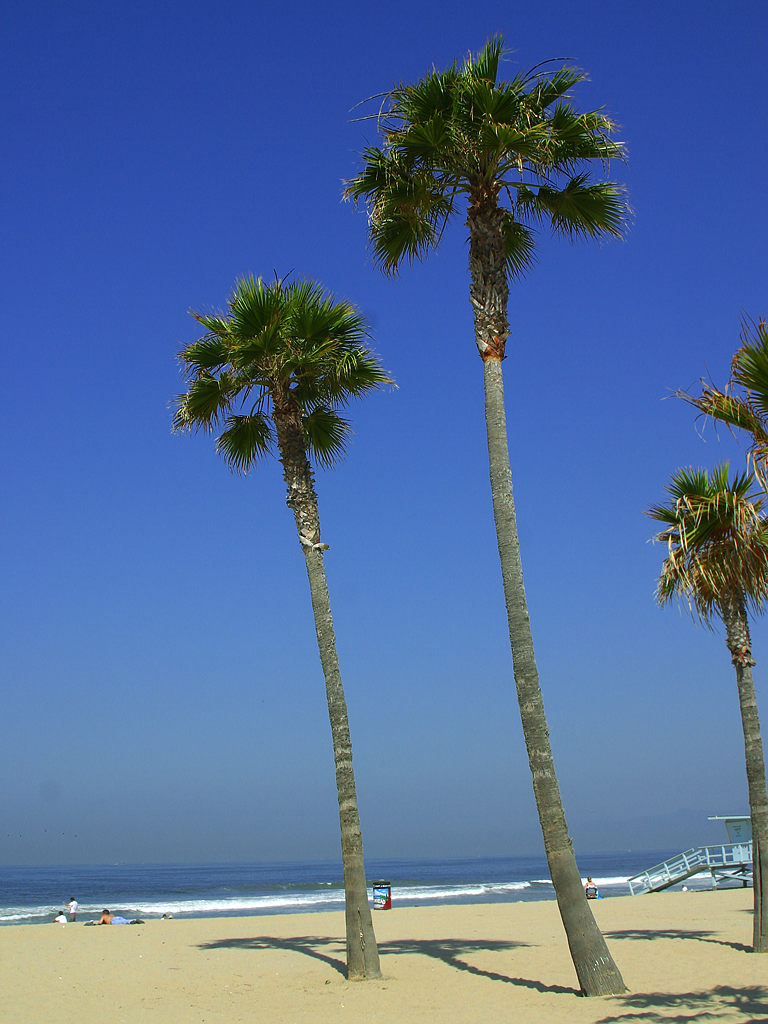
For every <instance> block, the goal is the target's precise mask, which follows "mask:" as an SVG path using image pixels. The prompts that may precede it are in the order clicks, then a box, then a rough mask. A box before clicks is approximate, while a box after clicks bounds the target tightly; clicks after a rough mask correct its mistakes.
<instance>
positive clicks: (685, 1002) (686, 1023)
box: [595, 985, 768, 1024]
mask: <svg viewBox="0 0 768 1024" xmlns="http://www.w3.org/2000/svg"><path fill="white" fill-rule="evenodd" d="M612 1002H614V1003H617V1004H618V1005H619V1007H624V1008H626V1009H627V1010H628V1011H629V1012H627V1013H622V1012H619V1013H617V1014H615V1015H613V1016H610V1017H601V1018H600V1019H599V1020H598V1021H596V1022H595V1024H630V1022H633V1021H637V1022H640V1021H643V1022H644V1024H697V1022H698V1024H708V1022H717V1021H718V1020H729V1021H732V1020H734V1019H735V1018H734V1014H739V1017H738V1019H739V1020H742V1021H744V1022H745V1024H747V1022H749V1024H768V988H764V987H763V986H762V985H749V986H746V987H745V988H738V989H737V988H731V987H730V986H728V985H717V986H715V988H711V989H705V990H703V991H700V992H633V993H630V994H629V995H626V996H614V997H613V999H612Z"/></svg>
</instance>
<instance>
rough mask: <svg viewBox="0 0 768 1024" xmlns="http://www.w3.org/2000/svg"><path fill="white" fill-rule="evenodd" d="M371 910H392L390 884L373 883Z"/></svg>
mask: <svg viewBox="0 0 768 1024" xmlns="http://www.w3.org/2000/svg"><path fill="white" fill-rule="evenodd" d="M373 909H374V910H391V909H392V883H391V882H373Z"/></svg>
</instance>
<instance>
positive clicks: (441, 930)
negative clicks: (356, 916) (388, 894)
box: [0, 889, 768, 1024]
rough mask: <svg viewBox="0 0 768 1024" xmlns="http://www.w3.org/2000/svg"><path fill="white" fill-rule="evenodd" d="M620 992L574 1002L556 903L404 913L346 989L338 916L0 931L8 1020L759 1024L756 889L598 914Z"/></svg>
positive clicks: (385, 919)
mask: <svg viewBox="0 0 768 1024" xmlns="http://www.w3.org/2000/svg"><path fill="white" fill-rule="evenodd" d="M593 906H594V910H595V916H596V917H597V920H598V922H599V924H600V926H601V928H602V929H603V931H604V933H605V934H606V937H607V939H608V942H609V945H610V948H611V951H612V953H613V955H614V958H615V959H616V961H617V963H618V965H619V967H620V969H621V971H622V973H623V975H624V979H625V981H626V983H627V985H628V986H629V989H630V992H629V993H628V994H627V995H625V996H621V997H611V998H604V999H584V998H582V997H580V996H578V995H577V992H576V979H575V974H574V971H573V967H572V965H571V962H570V958H569V955H568V949H567V946H566V942H565V938H564V934H563V931H562V926H561V924H560V919H559V915H558V913H557V907H556V904H555V903H554V902H540V903H533V902H531V903H524V902H521V903H509V904H494V905H486V906H450V907H430V908H415V909H413V908H400V909H398V908H397V907H395V908H394V909H393V910H391V911H380V912H377V913H376V914H375V915H374V925H375V928H376V934H377V939H378V942H379V948H380V951H381V960H382V970H383V974H384V977H383V978H382V980H381V981H375V982H362V983H360V982H358V983H350V982H347V981H346V979H345V978H344V974H343V969H344V965H343V957H344V930H343V929H344V923H343V916H342V914H341V913H334V914H330V913H322V914H290V915H276V916H269V917H247V918H204V919H196V920H180V919H174V920H169V921H163V920H150V921H147V923H146V924H144V925H134V926H122V927H114V926H112V927H101V928H92V927H87V926H86V925H85V924H82V923H80V922H76V923H74V924H66V925H58V924H50V925H22V926H18V927H5V928H0V991H2V997H1V998H2V1020H3V1021H4V1022H5V1024H11V1022H14V1024H16V1022H23V1024H32V1022H35V1021H47V1022H53V1024H72V1022H75V1021H77V1022H81V1021H82V1022H86V1024H88V1022H90V1021H96V1020H108V1021H111V1022H113V1024H123V1022H125V1024H137V1022H143V1021H158V1022H161V1021H162V1022H164V1024H182V1022H183V1024H187V1022H190V1024H192V1022H194V1024H197V1022H200V1024H219V1022H228V1024H229V1022H232V1024H234V1022H240V1021H244V1022H245V1021H247V1022H254V1021H264V1022H267V1021H268V1022H272V1024H309V1022H312V1024H337V1022H342V1021H343V1022H353V1021H354V1022H355V1024H409V1022H416V1021H434V1022H440V1024H477V1022H483V1024H495V1022H497V1021H498V1022H501V1021H504V1022H509V1021H515V1022H517V1024H519V1022H524V1024H525V1022H547V1024H561V1022H562V1024H565V1022H566V1021H568V1022H569V1024H613V1022H618V1021H625V1022H630V1021H632V1022H634V1021H648V1022H666V1024H679V1022H683V1021H684V1022H686V1024H696V1022H700V1024H705V1022H706V1024H719V1022H734V1024H735V1022H742V1024H746V1022H759V1021H763V1022H768V956H756V955H754V954H750V953H748V952H747V950H748V948H749V943H750V941H751V928H752V917H751V906H752V891H751V890H742V889H736V890H727V891H721V892H698V893H694V892H683V893H659V894H655V895H647V896H637V897H634V898H633V897H629V896H627V897H620V898H616V899H609V900H600V901H597V902H596V903H594V904H593Z"/></svg>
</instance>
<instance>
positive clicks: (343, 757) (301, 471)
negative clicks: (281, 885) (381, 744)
mask: <svg viewBox="0 0 768 1024" xmlns="http://www.w3.org/2000/svg"><path fill="white" fill-rule="evenodd" d="M274 418H275V427H276V430H277V439H278V446H279V449H280V461H281V462H282V465H283V476H284V479H285V482H286V485H287V487H288V497H287V504H288V506H289V507H290V508H291V509H292V510H293V514H294V516H295V519H296V528H297V530H298V532H299V540H300V542H301V545H302V548H303V551H304V558H305V561H306V566H307V577H308V579H309V591H310V595H311V598H312V611H313V613H314V618H315V632H316V633H317V645H318V649H319V652H320V662H321V664H322V667H323V675H324V676H325V692H326V697H327V700H328V717H329V719H330V723H331V735H332V737H333V757H334V762H335V765H336V790H337V794H338V800H339V824H340V826H341V856H342V862H343V865H344V907H345V921H346V936H347V977H348V978H349V980H350V981H361V980H364V979H370V978H380V977H381V968H380V965H379V951H378V949H377V946H376V936H375V934H374V931H373V921H372V918H371V907H370V903H369V902H368V886H367V883H366V878H365V864H364V860H363V837H362V832H361V829H360V816H359V813H358V808H357V792H356V789H355V775H354V770H353V767H352V741H351V739H350V733H349V715H348V713H347V701H346V697H345V696H344V687H343V685H342V681H341V669H340V667H339V658H338V654H337V651H336V634H335V632H334V628H333V617H332V615H331V601H330V597H329V594H328V584H327V580H326V576H325V566H324V564H323V548H324V547H325V545H322V544H321V543H320V518H319V515H318V508H317V495H316V493H315V487H314V480H313V478H312V469H311V467H310V464H309V460H308V458H307V453H306V445H305V442H304V433H303V431H302V428H301V419H300V416H299V414H298V410H297V409H295V408H293V407H292V403H291V402H290V400H289V399H286V398H285V396H282V401H281V398H280V397H278V398H277V399H276V401H275V416H274Z"/></svg>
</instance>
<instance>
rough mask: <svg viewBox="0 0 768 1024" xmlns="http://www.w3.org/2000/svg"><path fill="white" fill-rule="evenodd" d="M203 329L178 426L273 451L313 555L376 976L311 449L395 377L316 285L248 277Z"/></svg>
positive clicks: (347, 880) (186, 355)
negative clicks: (355, 403) (354, 403)
mask: <svg viewBox="0 0 768 1024" xmlns="http://www.w3.org/2000/svg"><path fill="white" fill-rule="evenodd" d="M192 316H193V317H194V318H195V320H197V322H198V323H199V324H201V325H202V327H203V328H204V329H205V331H206V333H205V335H204V336H203V337H202V338H200V339H199V340H198V341H195V342H193V343H192V344H191V345H188V346H187V347H186V348H185V349H184V350H183V351H182V352H181V354H180V359H181V362H182V364H183V366H184V367H185V369H186V374H187V380H188V384H189V386H188V389H187V391H186V392H185V393H184V394H182V395H180V396H179V397H178V400H177V406H176V413H175V417H174V427H175V429H177V430H182V431H183V430H188V431H196V430H204V431H213V430H217V429H218V430H219V431H220V432H219V436H218V440H217V444H216V447H217V450H218V451H219V452H220V453H221V455H223V456H224V458H225V459H226V461H227V462H228V464H229V466H230V467H231V468H232V469H233V470H235V471H236V472H242V473H246V472H248V470H250V469H251V468H252V467H253V466H254V465H255V464H256V462H257V461H258V460H259V459H260V458H262V457H263V456H265V455H268V454H271V453H272V452H274V451H275V450H276V451H277V455H278V457H279V459H280V462H281V463H282V466H283V477H284V479H285V483H286V486H287V488H288V494H287V499H286V503H287V505H288V507H289V508H290V509H291V510H292V511H293V515H294V518H295V520H296V528H297V530H298V534H299V542H300V544H301V549H302V551H303V553H304V559H305V562H306V568H307V576H308V577H309V589H310V594H311V598H312V610H313V612H314V618H315V630H316V632H317V643H318V647H319V650H320V661H321V663H322V668H323V673H324V676H325V686H326V695H327V699H328V715H329V717H330V722H331V733H332V737H333V754H334V760H335V764H336V787H337V792H338V799H339V820H340V824H341V850H342V860H343V864H344V894H345V902H346V936H347V976H348V977H349V978H350V979H351V980H359V979H363V978H378V977H380V976H381V972H380V969H379V954H378V950H377V947H376V938H375V936H374V932H373V923H372V920H371V911H370V906H369V903H368V890H367V885H366V880H365V867H364V863H363V842H362V835H361V831H360V818H359V814H358V808H357V796H356V792H355V777H354V772H353V769H352V745H351V741H350V735H349V719H348V715H347V703H346V699H345V696H344V688H343V686H342V681H341V672H340V669H339V659H338V655H337V652H336V637H335V634H334V628H333V619H332V617H331V605H330V599H329V596H328V585H327V582H326V576H325V567H324V564H323V552H324V551H325V550H327V548H328V545H327V544H324V543H322V541H321V539H320V518H319V514H318V505H317V494H316V492H315V485H314V477H313V471H312V465H311V463H310V455H311V456H314V458H316V459H317V461H318V462H319V463H320V464H321V465H323V466H329V465H331V464H332V463H333V462H334V461H335V460H336V459H337V458H338V456H340V455H341V454H342V453H343V452H344V449H345V441H346V439H347V437H348V434H349V430H350V428H349V424H348V422H347V421H346V420H345V419H344V418H343V417H342V416H341V415H340V412H339V410H340V409H343V408H344V406H346V404H347V403H348V402H349V401H350V399H352V398H358V397H360V396H362V395H364V394H365V393H366V392H368V391H371V390H372V389H374V388H378V387H380V386H381V385H383V384H384V383H388V382H389V378H388V377H387V375H386V374H385V373H384V371H383V370H382V368H381V366H380V365H379V363H378V361H377V359H376V358H375V356H374V355H373V354H372V353H371V352H370V351H369V350H368V349H367V348H366V347H365V344H364V341H365V338H366V333H367V325H366V322H365V320H364V318H363V317H362V315H361V314H360V313H359V312H358V311H357V310H356V309H355V308H354V307H353V306H351V305H349V304H348V303H346V302H338V301H336V300H335V299H333V298H332V297H331V296H330V295H328V294H327V293H324V292H323V291H322V290H321V288H320V287H319V286H318V285H317V284H314V283H312V282H309V281H298V282H293V283H286V282H283V281H275V282H274V283H273V284H270V285H267V284H265V283H264V282H263V281H262V280H261V279H260V278H259V279H258V280H254V278H253V277H247V278H243V279H241V280H239V281H238V282H237V283H236V285H235V289H234V291H233V293H232V295H231V296H230V298H229V303H228V309H227V312H226V313H224V314H222V315H207V314H202V313H193V314H192Z"/></svg>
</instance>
